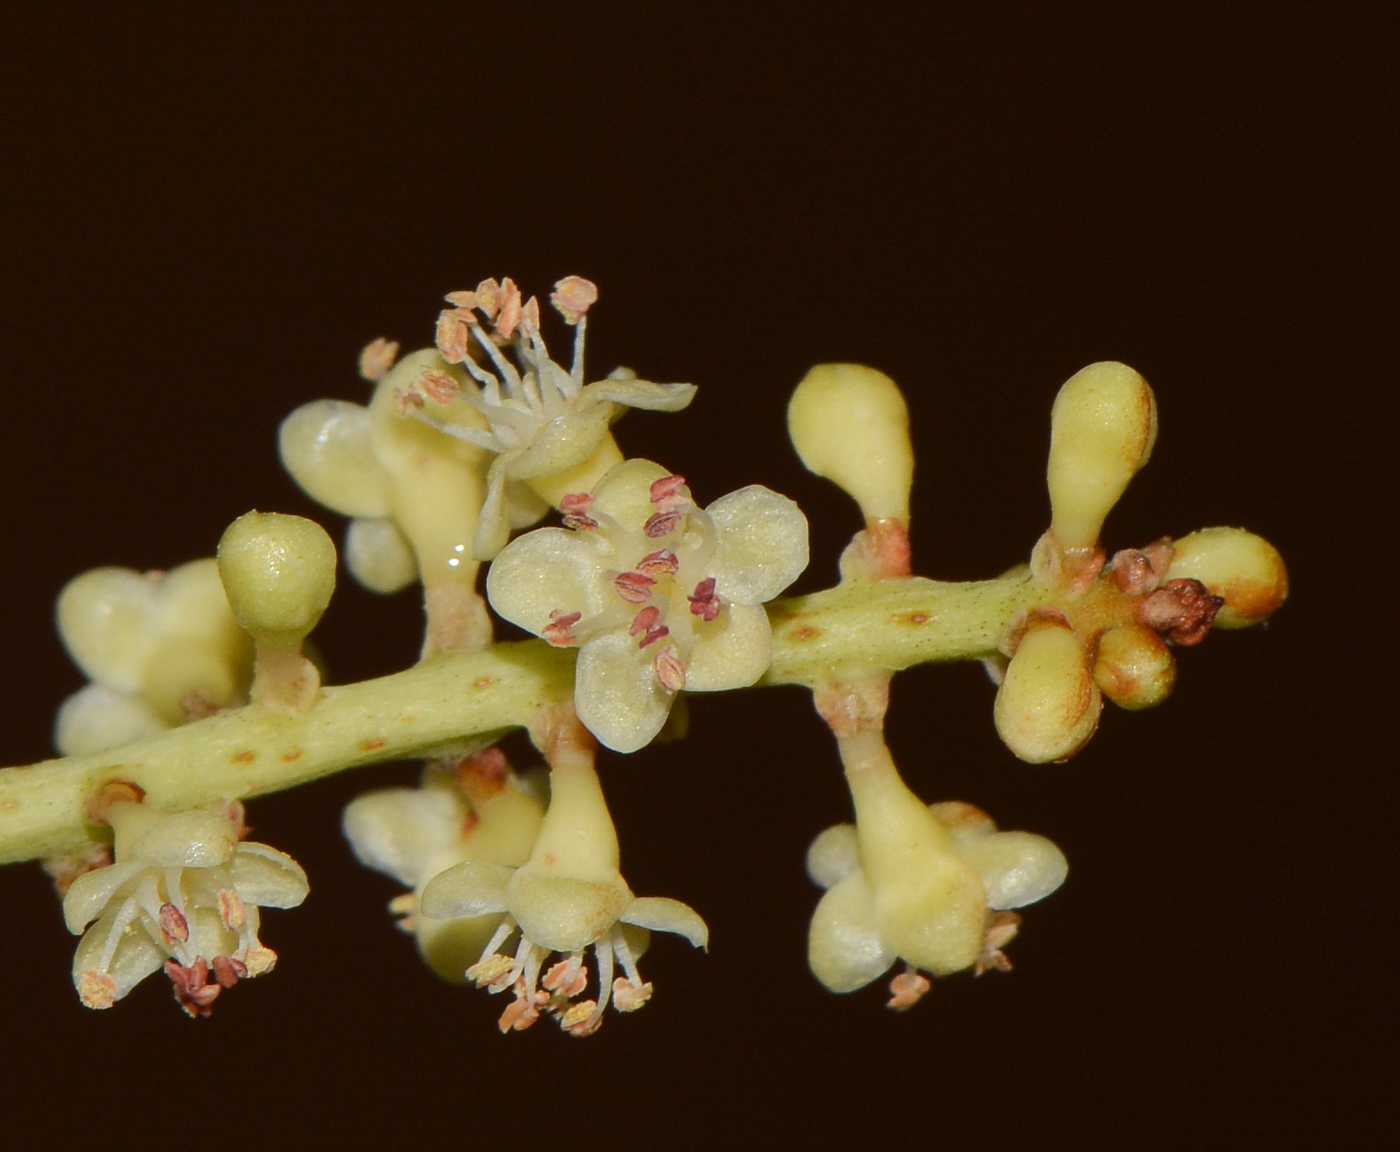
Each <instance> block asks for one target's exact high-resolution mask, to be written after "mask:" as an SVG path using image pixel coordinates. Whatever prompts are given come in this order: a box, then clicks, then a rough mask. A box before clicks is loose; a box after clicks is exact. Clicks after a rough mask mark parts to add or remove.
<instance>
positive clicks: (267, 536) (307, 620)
mask: <svg viewBox="0 0 1400 1152" xmlns="http://www.w3.org/2000/svg"><path fill="white" fill-rule="evenodd" d="M219 575H220V576H221V577H222V578H223V582H224V589H225V591H226V592H227V593H228V601H229V606H230V607H231V608H232V609H233V614H234V616H235V618H236V619H237V620H238V623H239V624H240V625H241V626H242V627H243V628H244V629H245V630H246V631H248V632H249V633H251V634H252V636H253V638H254V639H255V640H256V641H257V642H258V643H259V644H266V645H268V646H269V647H271V648H292V647H295V646H296V645H298V644H300V642H301V641H302V640H303V639H304V638H305V637H306V635H307V633H309V632H310V631H311V629H313V628H314V627H316V623H317V621H319V620H320V619H321V614H322V613H323V612H325V610H326V606H327V605H328V604H329V603H330V600H331V593H332V592H334V591H335V545H334V544H332V543H331V538H330V537H329V536H327V535H326V531H325V529H324V528H322V527H321V526H320V525H319V524H317V523H315V522H314V521H312V520H307V519H305V518H304V517H301V516H288V515H284V514H282V513H279V512H247V513H244V514H243V515H242V516H240V517H239V518H238V519H237V520H235V521H234V522H233V523H232V524H230V525H229V526H228V530H227V531H225V532H224V535H223V539H221V540H220V541H219Z"/></svg>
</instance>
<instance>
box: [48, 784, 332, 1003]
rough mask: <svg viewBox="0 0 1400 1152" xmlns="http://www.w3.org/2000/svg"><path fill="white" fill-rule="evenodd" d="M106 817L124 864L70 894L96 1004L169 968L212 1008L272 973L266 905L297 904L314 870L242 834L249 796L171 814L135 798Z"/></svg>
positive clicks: (181, 992) (182, 998)
mask: <svg viewBox="0 0 1400 1152" xmlns="http://www.w3.org/2000/svg"><path fill="white" fill-rule="evenodd" d="M106 816H107V819H108V822H109V823H110V824H111V826H112V829H113V831H114V832H115V834H116V839H115V844H114V849H113V854H114V856H115V860H116V862H115V863H113V864H109V865H108V866H107V867H105V868H97V869H95V870H93V871H91V872H87V873H85V874H83V875H82V876H79V877H78V878H77V879H76V880H74V881H73V883H72V884H71V885H70V886H69V888H68V892H67V894H66V895H65V897H64V899H63V917H64V920H65V922H66V923H67V925H68V930H69V931H70V932H72V933H74V935H78V934H81V935H82V937H83V938H82V940H81V942H80V943H79V944H78V950H77V953H76V955H75V956H74V957H73V983H74V985H76V987H77V989H78V996H79V998H80V999H81V1000H82V1002H83V1003H84V1004H86V1005H87V1006H88V1007H89V1008H110V1007H112V1005H113V1004H115V1003H116V1002H117V1001H118V1000H120V999H121V998H122V997H123V996H125V995H126V994H127V993H128V992H130V991H131V989H132V988H134V987H135V986H136V985H137V984H138V983H140V982H141V981H142V980H144V979H145V978H146V977H147V976H149V975H150V974H151V973H152V972H155V971H156V970H157V969H159V968H162V967H163V968H164V969H165V973H166V975H167V976H169V978H170V981H171V983H172V985H173V986H174V992H175V999H176V1000H177V1001H178V1002H179V1004H180V1007H181V1008H183V1009H184V1010H185V1011H186V1012H187V1013H188V1014H189V1015H191V1016H208V1015H209V1013H210V1011H211V1009H212V1005H213V1002H214V1000H215V999H216V998H217V997H218V995H219V993H220V992H221V991H222V990H223V989H224V988H232V987H233V986H234V985H235V984H236V983H238V981H239V980H245V979H252V978H253V977H254V976H260V975H262V974H263V973H264V972H269V971H271V970H272V966H273V965H274V964H275V963H276V961H277V955H276V953H274V952H273V951H272V949H271V948H267V947H265V946H264V945H263V944H262V943H261V942H260V941H259V940H258V924H259V913H258V910H259V908H260V907H263V908H295V907H296V906H297V905H298V904H300V903H301V902H302V901H303V900H304V899H305V898H306V894H307V891H308V888H307V883H306V873H304V872H303V871H302V870H301V867H300V866H299V865H298V864H297V863H296V861H295V860H293V859H292V858H291V857H290V856H287V855H285V854H284V853H282V852H278V851H277V850H276V849H274V848H270V847H268V846H267V845H266V844H257V843H252V842H244V841H241V840H240V837H241V835H242V833H243V832H244V831H246V829H244V827H243V807H242V805H241V804H232V805H226V806H223V807H222V808H220V809H219V810H217V811H201V812H180V813H172V814H167V813H164V812H160V811H158V810H156V809H153V808H151V807H149V806H148V805H145V804H141V803H138V802H125V801H123V802H120V803H115V804H112V805H111V806H110V807H109V808H108V810H107V813H106Z"/></svg>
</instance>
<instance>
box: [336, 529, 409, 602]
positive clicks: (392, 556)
mask: <svg viewBox="0 0 1400 1152" xmlns="http://www.w3.org/2000/svg"><path fill="white" fill-rule="evenodd" d="M340 556H341V559H342V560H344V561H345V567H347V568H348V569H350V575H351V576H353V577H355V579H356V580H358V581H359V582H360V583H361V584H363V585H364V586H365V587H366V588H368V589H369V590H370V591H371V592H378V593H379V594H380V595H382V596H388V595H389V594H391V593H393V592H399V591H401V590H403V589H404V588H407V587H408V586H409V585H410V584H412V583H413V582H414V581H415V580H417V579H418V560H417V558H416V557H415V556H414V555H413V547H412V545H410V544H409V542H408V539H407V537H405V536H404V534H403V533H402V532H401V531H400V530H399V526H398V525H397V524H396V523H395V522H394V521H393V520H391V519H388V518H387V517H386V518H383V519H374V520H371V519H364V518H358V517H357V518H356V519H354V520H351V521H350V525H349V527H348V528H346V529H345V547H344V548H342V549H341V550H340Z"/></svg>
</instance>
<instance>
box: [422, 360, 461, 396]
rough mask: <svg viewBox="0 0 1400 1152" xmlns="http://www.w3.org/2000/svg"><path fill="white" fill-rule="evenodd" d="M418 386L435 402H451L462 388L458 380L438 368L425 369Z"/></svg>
mask: <svg viewBox="0 0 1400 1152" xmlns="http://www.w3.org/2000/svg"><path fill="white" fill-rule="evenodd" d="M418 386H419V387H420V388H422V389H423V391H424V392H426V393H427V394H428V399H429V400H431V401H432V402H433V403H434V404H450V403H451V402H452V401H453V400H454V399H455V398H456V396H457V393H458V392H460V391H461V390H462V386H461V385H460V384H458V383H457V381H456V380H454V379H453V378H452V377H451V376H449V375H448V374H447V373H446V372H442V371H440V370H439V369H437V368H425V369H423V374H422V375H421V376H419V377H418Z"/></svg>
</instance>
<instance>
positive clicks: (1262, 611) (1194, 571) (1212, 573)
mask: <svg viewBox="0 0 1400 1152" xmlns="http://www.w3.org/2000/svg"><path fill="white" fill-rule="evenodd" d="M1181 578H1189V579H1192V580H1199V581H1200V582H1201V583H1202V584H1204V585H1205V586H1206V587H1207V588H1209V589H1210V590H1211V592H1212V593H1214V594H1215V595H1216V596H1222V597H1224V599H1225V605H1224V607H1222V608H1221V609H1220V611H1219V612H1217V613H1216V616H1215V622H1214V627H1216V628H1247V627H1248V626H1249V625H1251V624H1258V623H1259V621H1261V620H1264V619H1267V618H1268V617H1269V616H1270V615H1272V614H1273V613H1274V612H1275V611H1277V610H1278V608H1279V606H1280V605H1282V604H1283V602H1284V600H1286V599H1287V598H1288V571H1287V569H1286V568H1284V566H1283V557H1282V556H1280V555H1279V554H1278V551H1277V549H1275V548H1274V546H1273V545H1272V544H1270V543H1269V542H1268V541H1267V540H1265V539H1263V538H1262V537H1259V536H1256V535H1254V533H1253V532H1246V531H1245V530H1244V529H1243V528H1203V529H1202V530H1201V531H1199V532H1192V533H1191V535H1189V536H1183V537H1182V538H1181V539H1180V540H1177V541H1176V542H1175V550H1174V551H1173V553H1172V563H1171V567H1170V568H1169V569H1168V570H1167V575H1166V579H1168V580H1177V579H1181Z"/></svg>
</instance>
